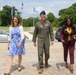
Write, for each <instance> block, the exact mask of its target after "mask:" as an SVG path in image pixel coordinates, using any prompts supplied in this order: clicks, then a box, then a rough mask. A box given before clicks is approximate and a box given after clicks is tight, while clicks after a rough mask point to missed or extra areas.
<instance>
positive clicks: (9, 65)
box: [7, 56, 14, 73]
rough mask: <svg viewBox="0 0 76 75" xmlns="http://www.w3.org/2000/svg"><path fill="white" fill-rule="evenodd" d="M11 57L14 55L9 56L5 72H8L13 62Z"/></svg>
mask: <svg viewBox="0 0 76 75" xmlns="http://www.w3.org/2000/svg"><path fill="white" fill-rule="evenodd" d="M13 57H14V56H10V57H9V63H8V69H7V73H10V70H11V66H12V62H13Z"/></svg>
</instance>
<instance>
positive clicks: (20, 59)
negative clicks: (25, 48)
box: [18, 55, 22, 68]
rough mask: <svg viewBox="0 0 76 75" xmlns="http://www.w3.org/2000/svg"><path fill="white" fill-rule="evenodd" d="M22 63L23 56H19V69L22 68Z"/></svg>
mask: <svg viewBox="0 0 76 75" xmlns="http://www.w3.org/2000/svg"><path fill="white" fill-rule="evenodd" d="M21 61H22V55H19V56H18V67H19V68H20V67H21V66H20V65H21Z"/></svg>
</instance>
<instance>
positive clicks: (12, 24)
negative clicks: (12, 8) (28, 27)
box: [11, 16, 20, 27]
mask: <svg viewBox="0 0 76 75" xmlns="http://www.w3.org/2000/svg"><path fill="white" fill-rule="evenodd" d="M14 18H17V19H18V24H17V26H20V19H19V17H18V16H14V17H13V19H12V20H11V27H14V22H13V20H14Z"/></svg>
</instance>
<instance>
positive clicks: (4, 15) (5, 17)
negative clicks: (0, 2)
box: [0, 5, 21, 26]
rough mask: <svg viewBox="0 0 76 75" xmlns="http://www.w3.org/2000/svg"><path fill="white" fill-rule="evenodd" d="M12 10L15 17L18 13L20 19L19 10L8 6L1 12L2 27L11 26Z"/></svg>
mask: <svg viewBox="0 0 76 75" xmlns="http://www.w3.org/2000/svg"><path fill="white" fill-rule="evenodd" d="M12 8H13V11H12V12H13V14H12V15H13V16H15V13H16V15H18V16H19V17H20V14H21V13H20V12H18V10H17V9H16V8H15V7H14V6H13V7H10V6H8V5H6V6H3V9H2V11H0V16H1V25H2V26H7V25H10V24H11V19H12V15H11V10H12Z"/></svg>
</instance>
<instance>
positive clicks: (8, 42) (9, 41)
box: [8, 41, 10, 50]
mask: <svg viewBox="0 0 76 75" xmlns="http://www.w3.org/2000/svg"><path fill="white" fill-rule="evenodd" d="M9 49H10V41H8V50H9Z"/></svg>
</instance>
